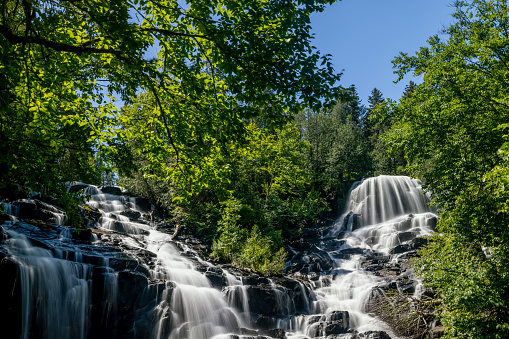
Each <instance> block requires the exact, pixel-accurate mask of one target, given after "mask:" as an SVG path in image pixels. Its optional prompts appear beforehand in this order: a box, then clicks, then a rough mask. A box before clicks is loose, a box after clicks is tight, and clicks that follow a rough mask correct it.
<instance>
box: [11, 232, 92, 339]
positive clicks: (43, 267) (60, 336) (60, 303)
mask: <svg viewBox="0 0 509 339" xmlns="http://www.w3.org/2000/svg"><path fill="white" fill-rule="evenodd" d="M6 238H7V239H6V240H5V242H4V248H5V249H6V250H7V253H8V254H9V255H10V257H11V258H13V259H14V261H16V262H17V263H18V264H19V271H18V272H19V278H20V280H21V291H22V296H21V301H22V306H21V312H22V324H21V335H20V337H21V338H22V339H27V338H33V337H37V338H45V339H53V338H56V339H67V338H73V339H85V338H86V337H87V327H88V307H89V283H90V278H91V275H90V273H91V272H90V270H89V266H88V265H84V264H81V263H78V262H71V261H68V260H62V259H57V258H55V257H54V256H53V254H52V253H51V252H50V251H48V250H46V249H43V248H40V247H34V246H32V245H31V244H30V242H29V241H28V240H27V238H26V237H25V236H24V235H22V234H19V233H17V232H14V231H7V232H6Z"/></svg>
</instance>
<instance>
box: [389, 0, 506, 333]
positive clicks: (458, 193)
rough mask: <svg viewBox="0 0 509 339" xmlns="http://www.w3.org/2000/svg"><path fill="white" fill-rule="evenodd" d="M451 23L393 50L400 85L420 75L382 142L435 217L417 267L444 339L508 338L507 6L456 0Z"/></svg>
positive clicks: (495, 0) (496, 0) (393, 112)
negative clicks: (419, 182) (415, 180)
mask: <svg viewBox="0 0 509 339" xmlns="http://www.w3.org/2000/svg"><path fill="white" fill-rule="evenodd" d="M455 7H456V12H455V14H454V18H455V20H456V21H455V23H454V24H453V25H451V26H450V27H448V28H446V29H445V30H444V33H445V38H444V39H441V38H440V37H439V36H434V37H431V38H430V39H429V40H428V43H429V46H428V47H423V48H421V49H420V51H418V52H417V53H416V55H414V56H409V55H407V54H404V53H401V54H400V55H399V56H398V57H397V58H396V59H395V60H394V65H395V67H396V72H397V74H399V76H400V79H401V78H402V77H403V76H404V75H405V74H407V73H408V72H413V74H414V75H422V76H423V80H424V81H423V83H422V84H420V85H417V86H414V90H413V92H412V95H411V96H406V97H405V98H404V99H403V100H401V101H400V103H399V104H398V105H396V106H392V108H391V109H389V110H386V112H385V113H386V114H387V115H388V118H389V119H391V120H392V121H397V122H396V123H395V124H394V125H393V126H392V128H391V130H390V131H389V132H388V133H387V134H386V135H385V136H384V140H385V142H386V145H387V147H388V148H389V149H391V150H392V152H393V154H397V152H400V151H404V154H405V157H406V160H407V161H408V166H407V168H408V169H409V171H410V172H411V173H412V174H413V175H414V176H417V177H420V178H422V179H423V180H424V183H425V185H426V187H427V188H428V190H429V191H430V192H431V193H432V198H433V201H434V203H435V204H437V205H438V206H439V207H440V209H441V210H442V212H441V215H440V220H439V224H438V231H439V232H440V233H441V234H440V235H437V236H435V237H434V240H435V241H434V242H432V243H431V245H430V246H429V247H428V248H427V249H426V250H424V251H423V252H422V253H421V254H422V257H421V258H420V259H419V260H417V261H416V263H415V267H416V269H417V273H418V274H419V275H420V276H421V277H423V278H424V282H425V284H426V285H427V286H428V287H433V288H435V289H437V290H438V291H439V293H440V295H441V298H442V310H441V317H442V321H443V322H444V324H445V326H446V334H447V337H454V338H458V337H461V338H506V337H507V336H508V334H509V303H508V302H507V298H506V297H504V296H505V295H507V293H508V292H509V288H508V286H509V269H508V268H509V265H508V264H509V262H508V254H509V245H508V244H509V229H508V228H507V225H508V224H509V214H508V211H509V209H508V203H509V200H508V194H507V182H508V176H507V175H508V174H509V172H508V162H507V161H508V157H507V155H508V152H507V150H508V144H507V122H508V121H509V86H508V79H509V68H508V65H509V14H508V12H509V5H508V2H507V1H506V0H492V1H481V0H473V1H456V2H455Z"/></svg>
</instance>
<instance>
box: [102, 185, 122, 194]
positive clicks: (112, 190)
mask: <svg viewBox="0 0 509 339" xmlns="http://www.w3.org/2000/svg"><path fill="white" fill-rule="evenodd" d="M99 189H100V190H101V192H103V193H105V194H113V195H122V190H121V189H120V187H117V186H102V187H99Z"/></svg>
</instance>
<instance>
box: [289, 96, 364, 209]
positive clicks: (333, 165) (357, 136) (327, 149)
mask: <svg viewBox="0 0 509 339" xmlns="http://www.w3.org/2000/svg"><path fill="white" fill-rule="evenodd" d="M345 97H346V99H345V100H343V101H341V102H339V103H338V104H337V105H336V106H335V107H334V108H333V109H332V110H322V111H319V112H312V111H309V110H305V111H302V112H301V113H300V114H299V115H297V117H296V124H297V126H298V128H299V130H300V133H301V135H302V137H303V139H304V140H305V141H307V142H308V143H309V148H308V152H307V154H306V160H305V166H306V168H307V169H308V171H309V172H310V173H311V175H312V177H311V180H312V183H313V185H314V188H315V190H316V191H318V192H322V195H323V196H324V197H326V198H327V200H328V201H329V202H330V203H332V204H333V208H334V209H335V210H337V209H338V208H339V206H338V205H339V202H340V200H341V199H343V198H344V197H345V194H346V189H347V188H348V186H349V185H350V184H351V183H352V182H353V181H356V180H360V179H362V178H363V177H365V176H367V175H369V173H370V172H371V158H370V156H369V146H368V143H367V141H366V138H364V136H363V131H362V128H361V123H360V119H361V118H362V116H364V114H365V111H364V108H363V107H362V105H360V101H359V98H358V96H357V93H356V92H355V88H351V89H349V90H348V92H347V93H346V95H345Z"/></svg>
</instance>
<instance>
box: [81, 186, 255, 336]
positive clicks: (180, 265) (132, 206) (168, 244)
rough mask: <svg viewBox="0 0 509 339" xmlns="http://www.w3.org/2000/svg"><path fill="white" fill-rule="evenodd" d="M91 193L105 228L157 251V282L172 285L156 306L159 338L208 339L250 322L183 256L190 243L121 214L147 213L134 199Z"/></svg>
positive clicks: (128, 241)
mask: <svg viewBox="0 0 509 339" xmlns="http://www.w3.org/2000/svg"><path fill="white" fill-rule="evenodd" d="M86 193H88V194H90V195H91V198H90V201H89V202H88V204H89V205H90V206H93V207H96V208H98V209H100V210H101V213H102V217H101V218H100V220H99V222H100V226H101V227H102V228H104V229H107V230H112V231H115V232H119V233H123V234H126V235H129V237H124V238H122V241H123V242H124V244H125V245H127V246H130V247H138V248H143V249H146V250H148V251H150V252H151V253H153V254H155V255H156V262H155V266H154V268H153V269H152V270H151V271H150V275H151V277H152V279H154V280H164V281H167V282H168V283H167V284H166V289H165V291H164V292H163V294H162V298H161V300H160V301H159V303H158V304H157V306H156V308H155V318H156V326H155V330H154V333H153V337H154V338H170V339H180V338H189V339H191V338H192V339H208V338H212V337H215V336H221V335H226V334H228V333H235V332H237V331H238V330H239V328H245V327H248V326H249V323H248V321H247V319H246V317H245V316H243V315H242V314H241V313H240V312H239V311H238V310H237V309H236V308H234V307H233V306H231V305H230V304H229V303H228V302H227V298H224V295H223V293H222V292H221V291H220V290H218V289H215V288H213V287H212V286H211V283H210V281H209V279H207V277H206V276H205V274H204V272H200V271H198V270H197V267H196V266H195V263H194V262H193V261H192V260H190V259H189V258H187V257H185V256H183V255H182V254H181V252H182V249H181V247H185V246H183V245H181V244H178V243H176V242H174V241H173V240H172V239H171V237H170V235H168V234H167V233H163V232H160V231H158V230H157V229H156V227H155V226H153V225H149V224H146V223H141V222H135V221H131V220H130V219H129V218H128V217H126V216H124V215H122V214H121V213H125V212H126V211H135V212H139V213H146V212H148V211H147V210H143V209H142V208H140V205H139V204H138V203H137V202H136V200H135V199H132V198H127V197H124V196H118V195H113V194H106V193H103V192H102V191H101V190H100V189H98V188H96V187H90V188H87V192H86ZM179 246H180V248H179ZM185 250H187V251H188V252H190V251H191V249H190V248H185ZM196 257H198V256H197V255H196ZM201 263H205V264H208V263H206V262H203V261H201ZM209 265H211V264H209Z"/></svg>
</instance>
